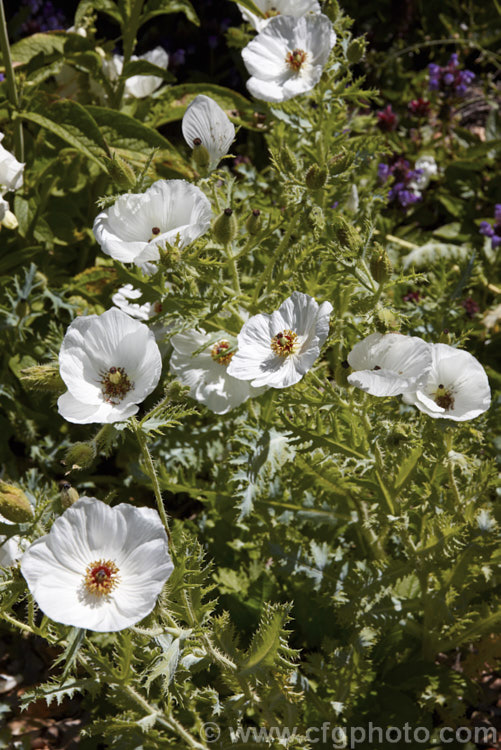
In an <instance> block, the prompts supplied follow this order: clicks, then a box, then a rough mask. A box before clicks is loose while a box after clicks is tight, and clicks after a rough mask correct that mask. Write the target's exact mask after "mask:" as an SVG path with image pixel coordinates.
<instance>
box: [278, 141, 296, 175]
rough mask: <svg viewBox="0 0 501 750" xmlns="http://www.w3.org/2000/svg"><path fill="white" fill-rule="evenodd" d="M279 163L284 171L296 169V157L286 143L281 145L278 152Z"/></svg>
mask: <svg viewBox="0 0 501 750" xmlns="http://www.w3.org/2000/svg"><path fill="white" fill-rule="evenodd" d="M279 157H280V164H281V165H282V169H283V171H284V172H295V171H296V169H297V159H296V157H295V156H294V154H293V153H292V151H291V150H290V148H289V147H288V145H287V144H286V143H284V144H283V145H282V148H281V149H280V153H279Z"/></svg>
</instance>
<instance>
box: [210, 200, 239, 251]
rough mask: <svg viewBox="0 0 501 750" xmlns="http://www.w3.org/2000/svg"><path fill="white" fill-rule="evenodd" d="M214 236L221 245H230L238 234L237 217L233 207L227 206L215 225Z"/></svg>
mask: <svg viewBox="0 0 501 750" xmlns="http://www.w3.org/2000/svg"><path fill="white" fill-rule="evenodd" d="M213 230H214V237H215V238H216V240H217V241H218V242H220V243H221V245H228V244H229V243H230V242H231V241H232V240H233V239H234V238H235V237H236V235H237V232H238V223H237V217H236V216H235V214H234V213H233V210H232V209H231V208H225V209H224V211H223V213H221V214H219V216H218V217H217V219H216V220H215V222H214V225H213Z"/></svg>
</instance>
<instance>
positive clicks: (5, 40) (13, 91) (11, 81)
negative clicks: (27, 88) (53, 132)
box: [0, 0, 24, 162]
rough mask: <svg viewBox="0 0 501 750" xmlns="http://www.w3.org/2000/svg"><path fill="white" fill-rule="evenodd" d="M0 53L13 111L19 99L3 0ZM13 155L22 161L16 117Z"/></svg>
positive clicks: (20, 132) (20, 129) (20, 128)
mask: <svg viewBox="0 0 501 750" xmlns="http://www.w3.org/2000/svg"><path fill="white" fill-rule="evenodd" d="M0 51H1V52H2V59H3V64H4V68H5V80H6V83H7V94H8V97H9V101H10V103H11V104H12V106H13V107H14V108H15V109H19V97H18V95H17V87H16V77H15V75H14V68H13V67H12V58H11V55H10V44H9V35H8V32H7V21H6V20H5V9H4V7H3V0H0ZM14 154H15V157H16V159H17V160H18V161H21V162H23V161H24V136H23V124H22V121H21V119H20V118H19V117H18V118H16V119H15V120H14Z"/></svg>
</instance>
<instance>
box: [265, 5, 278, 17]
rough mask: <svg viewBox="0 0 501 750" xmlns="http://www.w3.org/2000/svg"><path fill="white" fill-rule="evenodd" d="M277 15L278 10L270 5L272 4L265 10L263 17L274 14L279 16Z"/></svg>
mask: <svg viewBox="0 0 501 750" xmlns="http://www.w3.org/2000/svg"><path fill="white" fill-rule="evenodd" d="M279 15H280V11H278V10H277V9H276V8H275V7H273V5H272V6H271V8H270V9H269V10H267V11H266V13H265V14H264V17H265V18H273V17H274V16H279Z"/></svg>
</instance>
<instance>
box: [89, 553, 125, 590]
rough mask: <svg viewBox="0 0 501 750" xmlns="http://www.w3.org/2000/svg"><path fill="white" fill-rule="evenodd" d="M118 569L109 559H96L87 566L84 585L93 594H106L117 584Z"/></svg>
mask: <svg viewBox="0 0 501 750" xmlns="http://www.w3.org/2000/svg"><path fill="white" fill-rule="evenodd" d="M118 574H119V570H118V568H117V566H116V565H115V563H114V562H112V561H111V560H96V562H93V563H91V564H90V565H88V566H87V570H86V571H85V579H84V586H85V588H86V589H87V591H88V592H89V593H90V594H94V596H107V595H108V594H109V593H110V592H111V591H113V589H114V588H115V586H116V585H117V584H118V582H119V580H120V577H119V575H118Z"/></svg>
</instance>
